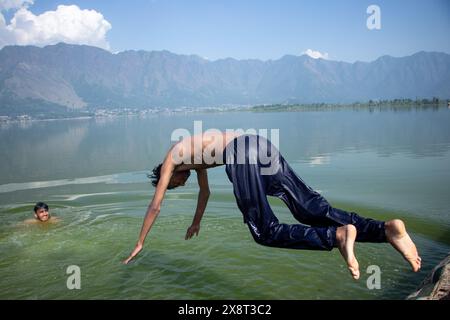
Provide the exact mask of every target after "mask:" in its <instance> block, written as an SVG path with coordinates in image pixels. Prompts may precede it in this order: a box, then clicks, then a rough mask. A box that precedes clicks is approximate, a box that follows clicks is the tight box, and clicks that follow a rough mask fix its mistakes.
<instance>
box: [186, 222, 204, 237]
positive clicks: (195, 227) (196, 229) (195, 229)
mask: <svg viewBox="0 0 450 320" xmlns="http://www.w3.org/2000/svg"><path fill="white" fill-rule="evenodd" d="M199 231H200V224H192V225H191V226H190V227H189V228H188V229H187V231H186V237H185V238H184V240H189V239H190V238H192V236H193V235H194V234H195V235H196V236H198V232H199Z"/></svg>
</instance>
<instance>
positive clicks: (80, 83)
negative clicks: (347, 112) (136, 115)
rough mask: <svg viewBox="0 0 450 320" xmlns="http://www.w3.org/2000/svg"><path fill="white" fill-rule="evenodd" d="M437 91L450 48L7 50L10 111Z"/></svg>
mask: <svg viewBox="0 0 450 320" xmlns="http://www.w3.org/2000/svg"><path fill="white" fill-rule="evenodd" d="M431 97H438V98H444V99H445V98H449V97H450V55H448V54H445V53H437V52H418V53H416V54H413V55H411V56H407V57H401V58H394V57H391V56H383V57H380V58H378V59H377V60H375V61H373V62H355V63H347V62H338V61H330V60H323V59H313V58H310V57H309V56H307V55H302V56H291V55H287V56H284V57H282V58H280V59H278V60H268V61H260V60H235V59H231V58H228V59H222V60H216V61H209V60H206V59H202V58H200V57H199V56H195V55H177V54H174V53H171V52H168V51H151V52H147V51H125V52H121V53H118V54H112V53H110V52H108V51H105V50H102V49H99V48H96V47H90V46H79V45H68V44H64V43H60V44H57V45H52V46H46V47H44V48H38V47H34V46H7V47H4V48H3V49H1V50H0V115H11V114H21V113H33V112H34V113H35V112H40V113H46V112H49V113H52V112H59V111H62V110H84V109H86V108H88V107H93V108H99V107H100V108H118V107H129V108H147V107H169V108H171V107H180V106H190V107H204V106H220V105H254V104H272V103H313V102H326V103H347V102H355V101H368V100H370V99H372V100H378V99H395V98H412V99H415V98H431Z"/></svg>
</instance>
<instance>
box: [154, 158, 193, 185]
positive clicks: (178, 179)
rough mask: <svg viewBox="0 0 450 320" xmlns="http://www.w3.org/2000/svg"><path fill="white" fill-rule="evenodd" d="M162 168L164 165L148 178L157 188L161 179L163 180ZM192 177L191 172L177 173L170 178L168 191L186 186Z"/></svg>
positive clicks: (157, 167)
mask: <svg viewBox="0 0 450 320" xmlns="http://www.w3.org/2000/svg"><path fill="white" fill-rule="evenodd" d="M161 168H162V163H160V164H159V165H157V166H156V167H154V168H153V171H152V174H149V175H148V177H149V178H150V179H151V180H152V185H153V186H154V187H156V186H157V185H158V182H159V179H160V178H161ZM190 175H191V172H190V171H189V170H186V171H177V172H174V173H173V174H172V177H171V178H170V181H169V185H168V186H167V189H169V190H170V189H175V188H177V187H179V186H184V184H185V183H186V181H187V179H188V178H189V176H190Z"/></svg>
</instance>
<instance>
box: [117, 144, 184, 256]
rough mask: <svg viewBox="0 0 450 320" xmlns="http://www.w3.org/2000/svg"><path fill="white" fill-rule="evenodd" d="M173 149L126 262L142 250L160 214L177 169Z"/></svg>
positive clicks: (168, 155)
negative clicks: (165, 195)
mask: <svg viewBox="0 0 450 320" xmlns="http://www.w3.org/2000/svg"><path fill="white" fill-rule="evenodd" d="M171 150H172V149H171ZM171 150H170V151H169V153H168V154H167V156H166V159H165V160H164V163H163V165H162V167H161V177H160V179H159V182H158V185H157V186H156V191H155V194H154V195H153V199H152V201H151V202H150V204H149V206H148V208H147V213H146V214H145V218H144V222H143V223H142V228H141V232H140V234H139V239H138V242H137V244H136V246H135V248H134V250H133V251H132V252H131V254H130V256H129V257H128V258H127V259H126V260H125V261H124V263H125V264H127V263H128V262H129V261H130V260H131V259H133V258H134V257H135V256H136V255H137V254H138V253H139V252H140V251H141V250H142V247H143V245H144V242H145V238H146V237H147V234H148V233H149V231H150V229H151V228H152V226H153V223H154V222H155V219H156V218H157V216H158V215H159V212H160V210H161V203H162V200H163V198H164V194H165V192H166V190H167V186H168V185H169V182H170V178H171V177H172V173H173V171H174V169H175V165H174V163H173V161H172V155H171Z"/></svg>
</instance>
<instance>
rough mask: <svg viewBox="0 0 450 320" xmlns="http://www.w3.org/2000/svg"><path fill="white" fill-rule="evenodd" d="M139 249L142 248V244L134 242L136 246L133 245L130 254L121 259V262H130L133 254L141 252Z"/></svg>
mask: <svg viewBox="0 0 450 320" xmlns="http://www.w3.org/2000/svg"><path fill="white" fill-rule="evenodd" d="M141 250H142V244H140V243H138V244H136V247H134V250H133V252H131V254H130V256H129V257H128V258H127V259H125V260H124V261H123V263H124V264H128V262H130V261H131V260H132V259H133V258H134V257H135V256H137V255H138V253H139V252H141Z"/></svg>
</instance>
